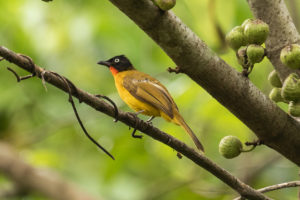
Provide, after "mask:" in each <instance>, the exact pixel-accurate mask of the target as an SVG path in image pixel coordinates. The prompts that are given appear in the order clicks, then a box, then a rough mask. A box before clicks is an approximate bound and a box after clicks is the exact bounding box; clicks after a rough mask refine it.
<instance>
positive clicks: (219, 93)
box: [110, 0, 300, 166]
mask: <svg viewBox="0 0 300 200" xmlns="http://www.w3.org/2000/svg"><path fill="white" fill-rule="evenodd" d="M110 1H111V2H112V3H113V4H114V5H116V6H117V7H118V8H119V9H120V10H121V11H122V12H124V13H125V14H126V15H127V16H128V17H130V18H131V19H132V20H133V21H134V22H135V23H136V24H137V25H138V26H139V27H140V28H141V29H143V30H144V31H145V32H146V33H147V34H148V35H149V36H150V37H151V38H152V39H153V40H154V41H155V42H156V43H157V44H158V45H159V46H161V47H162V49H163V50H164V51H165V52H166V53H167V54H168V55H169V56H170V58H172V60H173V61H174V62H175V63H176V65H177V66H179V67H180V70H181V71H182V72H184V73H185V74H187V75H188V76H189V77H190V78H192V79H193V80H194V81H195V82H196V83H198V84H199V85H201V86H202V87H203V88H204V89H205V90H206V91H207V92H208V93H210V94H211V95H212V96H213V97H214V98H216V99H217V100H218V101H219V102H220V103H221V104H222V105H223V106H225V107H226V108H227V109H229V110H230V111H231V112H232V113H233V114H234V115H236V116H237V117H238V118H239V119H240V120H241V121H242V122H243V123H244V124H246V125H247V126H248V127H249V128H250V129H251V130H252V131H253V132H254V133H255V134H256V135H257V136H258V137H259V139H260V140H262V141H264V143H265V144H266V145H268V146H269V147H271V148H273V149H275V150H276V151H278V152H279V153H281V154H282V155H284V156H285V157H287V158H288V159H290V160H291V161H293V162H294V163H296V164H297V165H298V166H300V156H299V155H300V148H299V146H300V137H299V132H300V124H299V123H298V122H297V121H296V120H295V119H293V118H292V117H290V116H289V115H288V114H286V113H285V112H284V111H282V110H281V109H280V108H279V107H277V106H276V105H275V104H274V103H273V102H272V101H271V100H270V99H269V98H268V97H267V96H266V95H264V94H263V93H262V92H261V91H260V90H259V89H258V88H256V87H255V86H254V85H253V84H252V83H251V81H250V80H249V79H248V78H245V77H243V76H242V75H241V73H239V72H237V71H236V70H234V69H233V68H232V67H230V66H229V65H228V64H227V63H225V62H224V61H223V60H222V59H221V58H219V57H218V56H217V55H216V54H215V53H213V52H212V51H211V50H210V49H209V48H208V47H207V45H206V44H205V43H204V42H203V41H201V40H200V39H199V38H198V37H197V36H196V35H195V34H194V33H193V32H192V31H191V30H190V29H189V28H188V27H187V26H186V25H185V24H183V23H182V22H181V21H180V20H179V19H178V18H177V17H176V16H175V15H174V14H173V13H172V12H162V11H161V10H159V9H158V8H157V7H156V6H155V5H154V4H153V3H152V1H150V0H110ZM258 1H259V0H258Z"/></svg>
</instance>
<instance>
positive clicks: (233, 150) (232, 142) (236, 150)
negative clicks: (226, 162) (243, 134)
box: [219, 135, 243, 159]
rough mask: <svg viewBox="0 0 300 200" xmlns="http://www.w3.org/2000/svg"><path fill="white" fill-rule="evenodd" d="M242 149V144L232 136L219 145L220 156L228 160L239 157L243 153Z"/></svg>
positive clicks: (225, 138)
mask: <svg viewBox="0 0 300 200" xmlns="http://www.w3.org/2000/svg"><path fill="white" fill-rule="evenodd" d="M242 149H243V145H242V142H241V141H240V140H239V139H238V138H237V137H235V136H232V135H229V136H226V137H224V138H223V139H222V140H221V142H220V144H219V152H220V154H221V155H222V156H223V157H225V158H227V159H230V158H234V157H237V156H238V155H240V153H241V152H242Z"/></svg>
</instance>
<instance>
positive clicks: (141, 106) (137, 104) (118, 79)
mask: <svg viewBox="0 0 300 200" xmlns="http://www.w3.org/2000/svg"><path fill="white" fill-rule="evenodd" d="M126 73H127V71H124V72H119V73H117V74H116V75H115V76H114V78H115V85H116V88H117V90H118V93H119V95H120V97H121V99H122V100H123V101H124V102H125V103H126V104H127V105H128V106H129V107H130V108H131V109H133V110H134V111H136V112H139V111H143V112H141V113H142V114H144V115H148V116H155V117H157V116H161V112H160V111H159V110H158V109H156V108H154V107H153V106H151V105H149V104H147V103H144V102H142V101H140V100H138V99H136V98H135V97H134V96H132V95H131V94H130V93H129V92H128V90H127V89H125V88H124V87H123V83H122V80H123V77H124V76H126Z"/></svg>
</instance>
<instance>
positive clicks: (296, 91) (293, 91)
mask: <svg viewBox="0 0 300 200" xmlns="http://www.w3.org/2000/svg"><path fill="white" fill-rule="evenodd" d="M281 96H282V97H283V98H284V99H285V100H287V101H295V102H297V101H298V100H300V80H299V76H298V75H297V74H295V73H292V74H290V75H289V76H288V77H287V78H286V79H285V80H284V83H283V85H282V90H281Z"/></svg>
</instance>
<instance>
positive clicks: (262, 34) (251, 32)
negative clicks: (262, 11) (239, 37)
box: [244, 19, 269, 45]
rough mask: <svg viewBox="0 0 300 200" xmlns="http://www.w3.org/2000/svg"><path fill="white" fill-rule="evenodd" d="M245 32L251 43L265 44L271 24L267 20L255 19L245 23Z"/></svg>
mask: <svg viewBox="0 0 300 200" xmlns="http://www.w3.org/2000/svg"><path fill="white" fill-rule="evenodd" d="M244 27H245V28H244V34H245V36H246V37H247V41H248V43H249V44H257V45H261V44H263V43H264V42H265V41H266V39H267V37H268V35H269V26H268V24H266V23H265V22H263V21H261V20H259V19H254V20H248V21H247V22H246V23H245V24H244Z"/></svg>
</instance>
